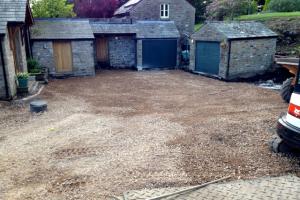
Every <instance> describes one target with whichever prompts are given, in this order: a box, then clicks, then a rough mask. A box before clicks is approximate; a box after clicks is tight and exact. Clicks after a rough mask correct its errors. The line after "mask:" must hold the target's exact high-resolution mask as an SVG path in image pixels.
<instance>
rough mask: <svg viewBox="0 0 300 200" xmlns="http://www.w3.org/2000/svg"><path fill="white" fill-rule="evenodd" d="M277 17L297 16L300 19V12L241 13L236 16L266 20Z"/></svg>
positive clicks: (290, 17)
mask: <svg viewBox="0 0 300 200" xmlns="http://www.w3.org/2000/svg"><path fill="white" fill-rule="evenodd" d="M277 18H279V19H280V18H288V19H294V18H297V19H298V18H299V20H300V12H274V13H259V14H254V15H242V16H239V17H238V18H236V19H237V20H259V21H266V20H273V19H277Z"/></svg>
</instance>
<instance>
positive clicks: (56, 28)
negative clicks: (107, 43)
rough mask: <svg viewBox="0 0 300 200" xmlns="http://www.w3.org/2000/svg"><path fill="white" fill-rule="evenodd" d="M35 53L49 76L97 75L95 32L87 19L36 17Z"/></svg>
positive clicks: (34, 30) (34, 55)
mask: <svg viewBox="0 0 300 200" xmlns="http://www.w3.org/2000/svg"><path fill="white" fill-rule="evenodd" d="M31 42H32V53H33V58H35V59H36V60H37V61H38V62H39V63H40V64H41V65H42V66H44V67H47V68H48V69H49V74H50V76H54V77H60V76H90V75H95V59H94V57H95V56H94V34H93V32H92V29H91V26H90V23H89V21H88V20H84V19H76V20H75V19H36V20H35V24H34V26H33V27H32V29H31Z"/></svg>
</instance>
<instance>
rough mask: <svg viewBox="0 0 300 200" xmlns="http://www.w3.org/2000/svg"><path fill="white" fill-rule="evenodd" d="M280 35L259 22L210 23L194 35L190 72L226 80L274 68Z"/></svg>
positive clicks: (260, 73)
mask: <svg viewBox="0 0 300 200" xmlns="http://www.w3.org/2000/svg"><path fill="white" fill-rule="evenodd" d="M276 39H277V34H276V33H274V32H273V31H271V30H270V29H269V28H267V27H266V26H265V25H264V24H262V23H259V22H208V23H206V24H205V25H203V26H202V28H201V29H200V30H199V31H198V32H196V33H194V34H193V35H192V36H191V50H190V65H189V67H188V70H189V71H192V72H195V73H200V74H204V75H208V76H214V77H218V78H221V79H225V80H235V79H240V78H251V77H254V76H257V75H262V74H264V73H266V72H267V71H268V70H270V69H271V67H272V64H273V59H274V55H275V52H276Z"/></svg>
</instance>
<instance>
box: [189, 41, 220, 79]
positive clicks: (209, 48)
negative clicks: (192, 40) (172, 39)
mask: <svg viewBox="0 0 300 200" xmlns="http://www.w3.org/2000/svg"><path fill="white" fill-rule="evenodd" d="M219 64H220V43H219V42H197V45H196V69H195V70H196V71H197V72H204V73H208V74H212V75H218V74H219Z"/></svg>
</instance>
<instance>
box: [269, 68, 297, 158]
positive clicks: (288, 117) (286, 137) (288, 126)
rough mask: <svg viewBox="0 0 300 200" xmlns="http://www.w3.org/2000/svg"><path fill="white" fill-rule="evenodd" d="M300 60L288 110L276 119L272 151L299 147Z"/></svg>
mask: <svg viewBox="0 0 300 200" xmlns="http://www.w3.org/2000/svg"><path fill="white" fill-rule="evenodd" d="M299 68H300V62H299V66H298V73H297V77H296V84H295V90H294V92H293V94H292V97H291V100H290V105H289V110H288V112H287V113H286V114H284V115H282V116H281V117H280V118H279V120H278V125H277V134H278V136H279V137H278V138H275V140H273V142H272V150H273V151H274V152H284V151H285V150H286V149H287V147H288V148H293V149H300V74H299V73H300V70H299Z"/></svg>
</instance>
